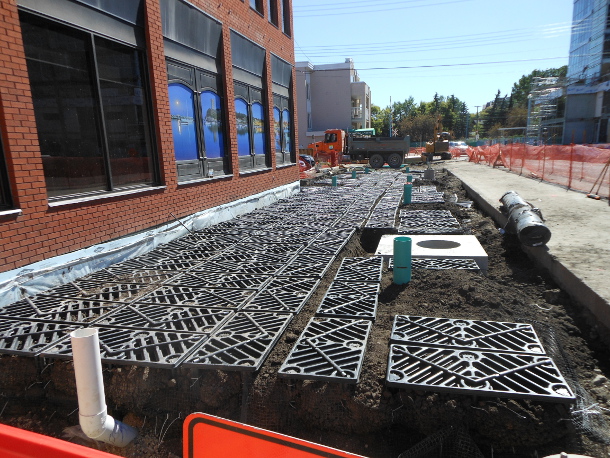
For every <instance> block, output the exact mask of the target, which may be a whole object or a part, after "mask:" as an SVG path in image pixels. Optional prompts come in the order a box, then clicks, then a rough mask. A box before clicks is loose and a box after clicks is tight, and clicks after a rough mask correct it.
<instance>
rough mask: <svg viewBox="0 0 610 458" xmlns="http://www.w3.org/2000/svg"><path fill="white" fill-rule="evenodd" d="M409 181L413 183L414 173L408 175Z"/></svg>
mask: <svg viewBox="0 0 610 458" xmlns="http://www.w3.org/2000/svg"><path fill="white" fill-rule="evenodd" d="M407 183H413V175H407Z"/></svg>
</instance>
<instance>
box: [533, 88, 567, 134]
mask: <svg viewBox="0 0 610 458" xmlns="http://www.w3.org/2000/svg"><path fill="white" fill-rule="evenodd" d="M566 85H567V83H566V79H565V78H564V77H547V78H542V77H535V78H533V80H532V84H531V87H530V94H529V95H528V104H527V128H526V129H525V137H526V143H532V144H536V145H540V144H549V143H559V142H561V140H562V138H563V125H564V121H565V119H564V112H565V95H566Z"/></svg>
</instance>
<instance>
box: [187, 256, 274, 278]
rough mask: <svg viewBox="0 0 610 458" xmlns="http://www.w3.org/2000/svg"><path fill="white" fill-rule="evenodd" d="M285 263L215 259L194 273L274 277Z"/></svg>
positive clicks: (200, 266) (199, 266)
mask: <svg viewBox="0 0 610 458" xmlns="http://www.w3.org/2000/svg"><path fill="white" fill-rule="evenodd" d="M284 266H285V263H268V262H264V261H262V262H259V261H256V262H255V261H250V262H248V261H236V260H230V259H219V258H216V259H213V260H211V261H208V262H204V263H203V264H199V265H198V266H197V267H196V268H194V269H192V270H193V272H220V273H234V274H251V275H273V274H275V273H276V272H278V271H279V270H280V269H282V268H283V267H284Z"/></svg>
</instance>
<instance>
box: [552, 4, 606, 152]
mask: <svg viewBox="0 0 610 458" xmlns="http://www.w3.org/2000/svg"><path fill="white" fill-rule="evenodd" d="M609 4H610V0H574V13H573V23H572V37H571V40H570V60H569V63H568V74H567V78H568V87H567V97H566V107H565V125H564V135H563V141H564V143H571V142H572V141H574V142H576V143H606V142H608V138H609V132H608V117H609V113H610V96H609V91H610V81H609V80H610V16H609V13H610V11H609V9H608V5H609Z"/></svg>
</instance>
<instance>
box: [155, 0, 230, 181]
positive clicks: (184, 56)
mask: <svg viewBox="0 0 610 458" xmlns="http://www.w3.org/2000/svg"><path fill="white" fill-rule="evenodd" d="M161 17H162V18H163V37H164V48H165V55H166V61H167V75H168V86H169V89H168V92H169V98H170V114H171V120H172V133H173V139H174V154H175V158H176V168H177V171H178V181H180V182H185V181H194V180H201V179H204V178H209V177H217V176H222V175H225V174H227V173H230V167H229V163H228V160H227V158H226V154H225V153H226V150H225V134H224V125H225V124H224V120H225V118H224V117H225V114H226V108H225V105H224V99H223V97H222V94H223V90H222V89H223V83H222V77H221V65H220V59H219V49H220V48H221V47H222V46H221V36H222V25H221V24H220V23H219V22H217V21H216V20H214V19H212V18H210V17H209V16H206V15H205V14H204V13H203V12H201V11H200V10H198V9H196V8H194V7H193V6H192V5H191V4H189V3H186V2H183V1H180V0H161Z"/></svg>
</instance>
